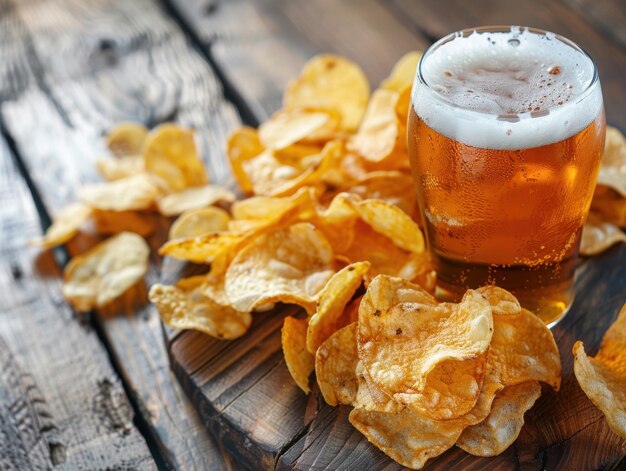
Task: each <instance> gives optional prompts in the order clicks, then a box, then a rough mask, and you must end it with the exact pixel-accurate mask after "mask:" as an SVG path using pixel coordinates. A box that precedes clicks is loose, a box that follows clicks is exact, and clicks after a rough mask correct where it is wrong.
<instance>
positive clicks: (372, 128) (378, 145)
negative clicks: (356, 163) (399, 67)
mask: <svg viewBox="0 0 626 471" xmlns="http://www.w3.org/2000/svg"><path fill="white" fill-rule="evenodd" d="M398 98H399V95H398V93H397V92H394V91H391V90H382V89H380V90H376V91H375V92H374V93H373V94H372V98H371V100H370V103H369V105H368V107H367V111H366V112H365V116H364V117H363V121H362V122H361V126H359V130H358V132H357V133H356V134H355V135H354V136H352V137H351V139H350V144H349V148H350V150H353V151H354V152H357V153H358V154H359V155H360V156H361V157H363V158H364V159H366V160H369V161H372V162H381V161H382V160H384V159H386V158H387V157H389V156H390V155H391V154H392V153H393V151H394V149H395V148H396V144H397V143H398V141H399V140H400V139H404V135H402V136H400V123H399V121H398V116H397V115H396V104H397V102H398Z"/></svg>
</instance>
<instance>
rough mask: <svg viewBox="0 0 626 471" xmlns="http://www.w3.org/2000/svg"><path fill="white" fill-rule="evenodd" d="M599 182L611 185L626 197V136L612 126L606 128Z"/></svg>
mask: <svg viewBox="0 0 626 471" xmlns="http://www.w3.org/2000/svg"><path fill="white" fill-rule="evenodd" d="M598 184H600V185H606V186H608V187H611V188H613V189H614V190H616V191H617V192H618V193H619V194H621V195H622V196H623V197H626V137H624V135H623V134H622V133H621V132H620V130H619V129H617V128H614V127H612V126H607V128H606V143H605V146H604V154H603V155H602V165H601V166H600V173H599V174H598Z"/></svg>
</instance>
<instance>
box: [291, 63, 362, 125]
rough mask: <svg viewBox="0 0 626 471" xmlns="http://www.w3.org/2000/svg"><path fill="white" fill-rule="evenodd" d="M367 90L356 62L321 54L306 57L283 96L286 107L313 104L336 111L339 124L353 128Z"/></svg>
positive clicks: (356, 123)
mask: <svg viewBox="0 0 626 471" xmlns="http://www.w3.org/2000/svg"><path fill="white" fill-rule="evenodd" d="M369 94H370V87H369V83H368V82H367V78H366V77H365V75H364V74H363V71H362V70H361V69H360V68H359V66H358V65H356V64H354V63H353V62H351V61H349V60H347V59H344V58H342V57H338V56H334V55H330V54H324V55H318V56H315V57H313V58H312V59H311V60H309V61H308V62H307V63H306V64H305V66H304V68H303V69H302V72H301V73H300V76H299V77H298V78H296V79H295V80H293V81H291V82H290V83H289V85H288V86H287V90H286V91H285V95H284V96H283V106H284V107H285V109H287V110H292V109H294V108H303V107H304V108H306V107H312V108H316V109H326V110H332V111H336V112H338V113H339V115H340V117H341V119H340V123H339V126H340V128H341V129H342V130H345V131H354V130H356V128H357V127H358V126H359V123H360V122H361V118H362V117H363V113H364V112H365V107H366V106H367V101H368V98H369Z"/></svg>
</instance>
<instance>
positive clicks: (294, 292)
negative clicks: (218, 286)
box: [224, 223, 334, 313]
mask: <svg viewBox="0 0 626 471" xmlns="http://www.w3.org/2000/svg"><path fill="white" fill-rule="evenodd" d="M333 260H334V256H333V252H332V249H331V247H330V245H329V244H328V242H327V241H326V239H325V238H324V236H323V235H322V234H321V232H320V231H318V230H317V229H315V227H314V226H313V225H311V224H309V223H299V224H294V225H292V226H289V227H286V228H283V229H278V230H275V231H274V232H270V233H266V234H261V235H258V236H256V237H255V238H254V240H252V241H251V242H250V243H248V245H246V246H245V247H244V248H243V249H242V250H241V251H239V253H238V254H237V255H236V256H235V258H234V260H233V261H232V262H231V264H230V266H229V267H228V270H227V271H226V277H225V285H224V287H225V291H226V295H227V296H228V299H229V300H230V302H231V305H232V306H233V307H234V308H235V309H237V310H240V311H252V310H253V309H255V308H259V307H262V306H263V305H265V304H269V303H276V302H284V303H292V304H298V305H300V306H302V307H303V308H304V309H305V310H306V311H307V312H309V313H311V312H313V311H314V310H315V302H316V300H317V295H318V293H319V292H320V291H321V289H322V288H323V287H324V285H325V284H326V282H327V281H328V280H329V279H330V277H331V276H332V275H333V273H334V270H333Z"/></svg>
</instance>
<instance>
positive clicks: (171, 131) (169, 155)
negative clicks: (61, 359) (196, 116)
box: [142, 124, 209, 192]
mask: <svg viewBox="0 0 626 471" xmlns="http://www.w3.org/2000/svg"><path fill="white" fill-rule="evenodd" d="M142 153H143V158H144V163H145V166H146V171H148V172H150V173H152V174H154V175H156V176H158V177H159V178H161V179H162V180H163V181H165V182H166V183H167V185H168V187H169V189H170V191H172V192H177V191H181V190H184V189H185V188H189V187H193V186H202V185H206V183H207V182H208V181H209V178H208V176H207V174H206V170H205V169H204V165H203V163H202V160H201V159H200V157H199V156H198V152H197V150H196V144H195V142H194V136H193V131H191V130H189V129H184V128H181V127H179V126H176V125H175V124H162V125H160V126H157V127H156V128H154V129H153V130H152V132H151V133H150V134H149V135H148V137H147V138H146V140H145V142H144V145H143V148H142Z"/></svg>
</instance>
